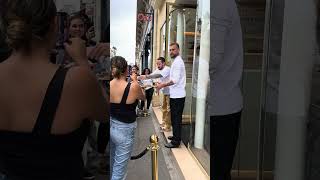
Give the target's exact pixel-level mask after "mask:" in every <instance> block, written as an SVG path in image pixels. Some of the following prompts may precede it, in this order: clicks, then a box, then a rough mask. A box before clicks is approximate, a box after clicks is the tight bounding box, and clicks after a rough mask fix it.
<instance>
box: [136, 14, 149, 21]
mask: <svg viewBox="0 0 320 180" xmlns="http://www.w3.org/2000/svg"><path fill="white" fill-rule="evenodd" d="M151 20H152V14H151V13H139V14H138V21H143V22H146V21H151Z"/></svg>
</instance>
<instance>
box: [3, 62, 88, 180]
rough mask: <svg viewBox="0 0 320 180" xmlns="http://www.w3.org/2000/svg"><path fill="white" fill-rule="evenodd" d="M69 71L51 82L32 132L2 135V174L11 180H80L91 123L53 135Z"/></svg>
mask: <svg viewBox="0 0 320 180" xmlns="http://www.w3.org/2000/svg"><path fill="white" fill-rule="evenodd" d="M67 71H68V69H64V68H61V67H59V68H58V70H57V71H56V73H55V75H54V77H53V79H52V80H51V82H50V84H49V86H48V89H47V92H46V94H45V98H44V100H43V102H42V106H41V110H40V113H39V115H38V118H37V121H36V123H35V126H34V128H33V131H32V132H14V131H4V130H1V131H0V172H1V173H4V174H5V175H6V176H8V178H9V179H10V180H11V179H12V180H79V179H82V176H83V161H82V149H83V145H84V142H85V140H86V137H87V135H88V131H89V128H88V127H89V121H88V120H84V121H83V123H82V125H81V127H79V128H78V129H76V130H74V131H73V132H71V133H68V134H61V135H54V134H51V127H52V124H53V120H54V116H55V113H56V110H57V107H58V104H59V101H60V97H61V93H62V89H63V84H64V79H65V76H66V73H67Z"/></svg>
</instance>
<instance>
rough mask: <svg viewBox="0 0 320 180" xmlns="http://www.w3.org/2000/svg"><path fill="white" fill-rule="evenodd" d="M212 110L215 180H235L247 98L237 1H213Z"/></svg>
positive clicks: (211, 129) (210, 66)
mask: <svg viewBox="0 0 320 180" xmlns="http://www.w3.org/2000/svg"><path fill="white" fill-rule="evenodd" d="M211 2H212V3H211V10H210V12H211V18H210V20H211V23H210V24H211V25H212V28H211V30H212V32H211V34H212V35H211V40H210V41H211V44H212V45H211V47H210V48H211V54H210V59H211V60H210V64H209V73H210V95H209V98H208V105H209V111H208V112H209V113H210V132H211V138H210V140H211V142H210V144H211V147H210V149H211V150H212V151H213V153H212V154H213V155H211V158H212V159H211V163H212V167H213V168H212V170H213V172H212V173H210V174H211V175H212V176H213V179H215V180H231V175H230V171H231V168H232V163H233V158H234V154H235V150H236V147H237V142H238V137H239V126H240V119H241V112H242V108H243V102H242V101H243V100H242V93H241V87H240V83H241V77H242V69H243V45H242V43H243V42H242V31H241V24H240V16H239V12H238V9H237V5H236V2H235V0H223V1H220V0H213V1H211Z"/></svg>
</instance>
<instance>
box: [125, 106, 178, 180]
mask: <svg viewBox="0 0 320 180" xmlns="http://www.w3.org/2000/svg"><path fill="white" fill-rule="evenodd" d="M151 111H152V110H151ZM137 122H138V128H137V131H136V139H135V145H134V151H133V155H137V154H139V153H140V152H141V151H142V150H144V149H145V148H146V147H147V146H148V145H149V144H150V142H149V138H150V136H151V135H152V134H156V135H157V136H158V137H159V146H160V149H159V151H158V160H159V162H158V166H159V168H158V171H159V180H184V178H183V175H182V173H181V171H180V169H179V166H178V164H177V162H176V161H175V158H174V157H173V154H172V152H171V151H170V150H169V149H167V148H165V147H164V144H165V142H166V140H165V139H164V135H163V133H162V132H160V129H159V125H158V122H157V121H156V117H155V115H154V113H153V112H151V115H150V116H149V117H141V118H138V119H137ZM126 179H127V180H151V179H152V174H151V153H150V151H149V152H148V153H147V154H146V155H144V156H143V157H142V158H140V159H137V160H131V161H130V162H129V165H128V174H127V178H126Z"/></svg>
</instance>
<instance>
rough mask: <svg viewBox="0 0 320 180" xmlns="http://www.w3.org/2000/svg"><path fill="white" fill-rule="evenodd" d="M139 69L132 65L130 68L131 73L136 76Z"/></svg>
mask: <svg viewBox="0 0 320 180" xmlns="http://www.w3.org/2000/svg"><path fill="white" fill-rule="evenodd" d="M138 72H139V67H138V66H137V65H133V66H132V68H131V73H134V74H138Z"/></svg>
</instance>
